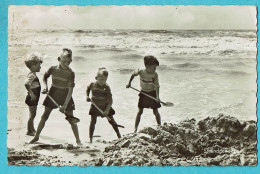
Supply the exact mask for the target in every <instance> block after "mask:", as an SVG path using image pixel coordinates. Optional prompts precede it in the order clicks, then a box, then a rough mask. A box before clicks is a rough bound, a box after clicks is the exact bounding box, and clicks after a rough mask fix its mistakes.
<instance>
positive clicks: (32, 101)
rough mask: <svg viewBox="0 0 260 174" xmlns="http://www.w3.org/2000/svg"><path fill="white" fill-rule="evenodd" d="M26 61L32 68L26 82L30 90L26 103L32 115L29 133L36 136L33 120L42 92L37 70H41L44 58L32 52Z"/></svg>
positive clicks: (29, 121)
mask: <svg viewBox="0 0 260 174" xmlns="http://www.w3.org/2000/svg"><path fill="white" fill-rule="evenodd" d="M24 63H25V65H26V66H27V67H28V68H29V69H30V73H29V74H28V75H27V81H26V83H25V88H26V89H27V92H28V94H27V96H26V99H25V103H26V104H27V105H28V107H29V112H30V117H29V120H28V123H27V135H29V136H34V135H35V132H36V131H35V129H34V124H33V122H34V118H35V116H36V111H37V105H38V101H39V98H40V92H41V84H40V81H39V79H38V77H37V76H36V72H40V69H41V64H42V60H41V58H40V57H39V56H38V55H35V54H32V55H31V56H30V57H29V58H27V59H26V60H25V62H24Z"/></svg>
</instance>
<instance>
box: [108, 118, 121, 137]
mask: <svg viewBox="0 0 260 174" xmlns="http://www.w3.org/2000/svg"><path fill="white" fill-rule="evenodd" d="M109 118H110V119H111V120H110V121H108V122H109V123H110V124H111V125H112V127H113V129H114V130H115V132H116V135H117V137H118V138H121V134H120V132H119V129H118V127H117V126H116V125H115V124H116V121H115V119H114V118H113V116H111V117H109Z"/></svg>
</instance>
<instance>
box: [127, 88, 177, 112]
mask: <svg viewBox="0 0 260 174" xmlns="http://www.w3.org/2000/svg"><path fill="white" fill-rule="evenodd" d="M130 88H132V89H133V90H136V91H138V92H140V93H142V94H143V95H145V96H147V97H149V98H151V99H153V100H155V101H157V99H156V98H154V97H152V96H150V95H148V94H146V93H144V92H142V91H140V90H138V89H136V88H134V87H131V86H130ZM160 103H162V104H163V106H166V107H171V106H173V103H171V102H163V101H160Z"/></svg>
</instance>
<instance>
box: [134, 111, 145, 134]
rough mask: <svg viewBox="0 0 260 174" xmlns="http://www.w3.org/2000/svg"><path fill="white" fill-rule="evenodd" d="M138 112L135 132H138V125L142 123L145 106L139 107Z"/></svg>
mask: <svg viewBox="0 0 260 174" xmlns="http://www.w3.org/2000/svg"><path fill="white" fill-rule="evenodd" d="M138 109H139V110H138V112H137V115H136V119H135V133H136V132H137V128H138V125H139V123H140V119H141V115H142V114H143V110H144V108H138Z"/></svg>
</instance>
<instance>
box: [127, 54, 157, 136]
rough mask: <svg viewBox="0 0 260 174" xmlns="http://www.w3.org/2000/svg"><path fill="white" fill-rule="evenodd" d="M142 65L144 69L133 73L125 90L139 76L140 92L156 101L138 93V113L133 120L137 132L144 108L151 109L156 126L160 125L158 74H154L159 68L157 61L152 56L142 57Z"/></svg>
mask: <svg viewBox="0 0 260 174" xmlns="http://www.w3.org/2000/svg"><path fill="white" fill-rule="evenodd" d="M144 65H145V69H138V70H136V71H134V72H133V74H132V76H131V77H130V80H129V83H128V84H127V85H126V88H129V87H131V82H132V80H133V79H134V77H135V76H138V75H139V76H140V86H141V92H143V93H145V94H147V95H150V96H151V97H153V98H156V99H157V101H156V100H153V99H151V98H149V97H147V96H146V95H144V94H142V93H140V94H139V103H138V109H139V110H138V112H137V115H136V120H135V130H134V132H135V133H136V132H137V128H138V125H139V122H140V119H141V115H142V113H143V109H144V108H151V109H153V114H154V115H155V118H156V121H157V124H158V125H161V116H160V114H159V112H158V108H160V107H161V104H160V97H159V87H160V86H159V80H158V74H157V72H156V67H157V66H159V61H158V60H157V59H156V57H154V56H145V57H144Z"/></svg>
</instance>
